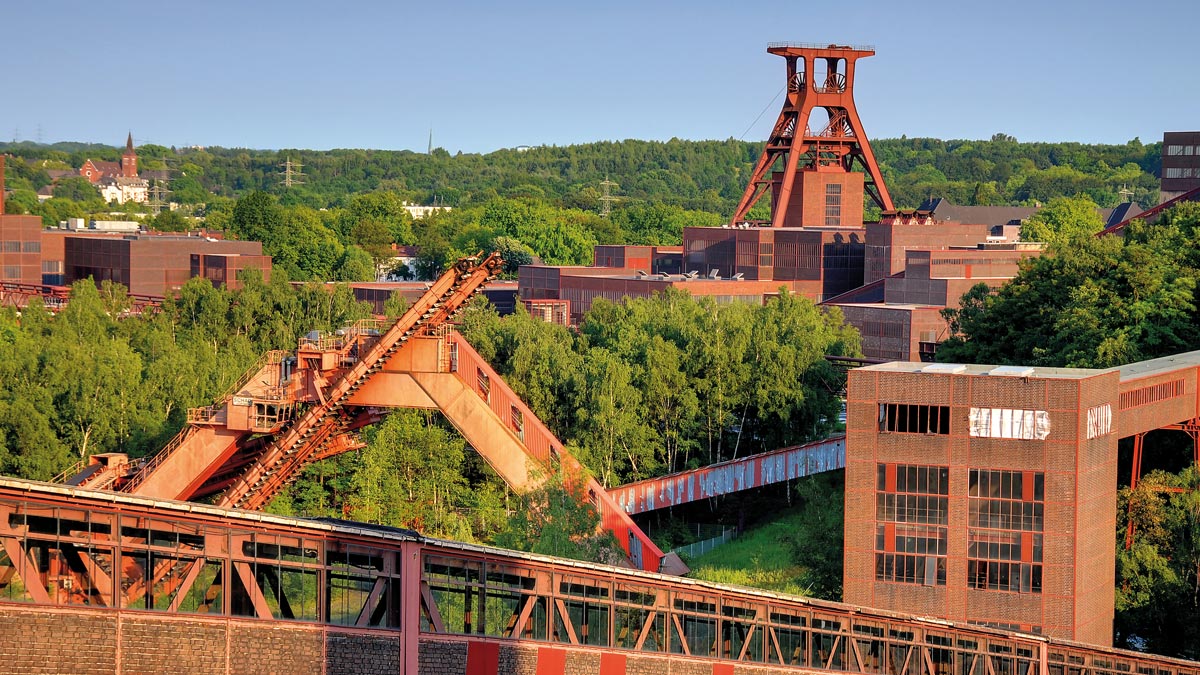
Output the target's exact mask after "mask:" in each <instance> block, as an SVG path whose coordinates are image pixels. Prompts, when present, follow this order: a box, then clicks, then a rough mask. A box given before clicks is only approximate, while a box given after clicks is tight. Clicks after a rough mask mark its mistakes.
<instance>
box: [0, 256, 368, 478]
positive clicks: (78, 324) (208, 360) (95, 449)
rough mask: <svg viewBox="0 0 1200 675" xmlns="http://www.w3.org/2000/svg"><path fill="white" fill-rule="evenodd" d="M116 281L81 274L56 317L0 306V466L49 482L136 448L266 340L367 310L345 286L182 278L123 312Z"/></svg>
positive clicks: (291, 339) (243, 364)
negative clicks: (74, 467)
mask: <svg viewBox="0 0 1200 675" xmlns="http://www.w3.org/2000/svg"><path fill="white" fill-rule="evenodd" d="M127 309H128V298H127V297H126V296H125V293H124V290H123V289H121V288H120V287H112V286H107V285H106V286H105V287H104V288H103V289H97V288H96V287H95V286H94V285H92V284H91V283H90V282H79V283H77V284H75V286H74V287H73V288H72V290H71V301H70V302H69V303H68V304H67V306H66V307H65V308H64V309H63V310H62V311H61V312H59V313H58V314H56V315H52V314H50V313H49V312H47V311H46V310H45V309H44V308H42V307H41V306H40V305H39V304H37V303H36V302H35V303H34V304H32V305H31V306H30V307H28V308H26V309H25V310H24V311H22V312H21V314H20V316H19V317H18V315H17V314H16V313H15V312H14V311H13V310H12V309H5V310H4V311H3V312H0V471H2V472H4V473H7V474H12V475H17V476H22V477H26V478H35V479H40V480H47V479H49V478H51V477H52V476H54V475H55V474H56V473H58V472H59V471H62V470H64V469H66V468H67V467H68V466H70V465H71V464H72V463H73V462H74V461H77V460H80V459H83V458H86V457H88V456H90V455H93V454H96V453H101V452H126V453H129V454H130V455H133V456H135V457H136V456H141V455H144V454H146V453H148V452H151V451H153V450H155V449H157V448H159V447H161V446H162V445H163V444H164V443H165V442H166V441H167V439H169V438H170V437H171V436H172V435H173V434H174V433H175V432H176V431H178V430H179V428H180V427H181V426H182V425H183V422H184V420H185V419H186V412H187V408H189V407H196V406H201V405H207V404H209V403H211V402H212V401H213V400H214V399H215V397H217V396H218V395H219V394H221V393H222V392H223V391H224V389H225V387H227V386H229V385H230V384H232V383H233V381H234V380H236V379H237V377H238V376H240V375H241V374H242V372H243V371H244V369H245V368H247V367H248V366H249V365H250V364H252V363H253V362H254V361H255V360H256V359H257V358H258V356H259V354H261V353H262V352H264V351H266V350H268V349H279V348H294V347H295V344H296V341H297V338H298V337H299V336H300V335H302V334H303V333H305V332H307V331H309V330H312V329H323V330H329V329H331V328H336V327H339V326H343V325H346V324H347V323H350V322H353V321H354V320H356V319H359V318H363V317H365V316H369V313H370V308H369V306H367V305H365V304H362V303H357V302H355V301H354V296H353V294H352V293H351V292H350V291H349V289H348V288H338V289H336V290H333V291H330V290H328V289H326V288H324V287H321V286H310V287H305V288H300V289H294V288H292V287H291V286H290V285H288V284H286V283H282V282H274V283H272V284H263V283H261V281H258V280H256V279H254V278H250V279H248V280H247V283H246V287H245V288H244V289H243V290H240V291H234V292H229V291H224V290H217V289H213V288H212V286H211V285H210V284H209V283H208V281H207V280H204V279H193V280H192V281H190V282H188V283H187V284H186V285H185V286H184V287H183V290H182V292H181V293H180V295H179V297H178V298H175V299H169V300H168V301H167V302H166V304H165V305H164V307H163V311H162V312H160V313H158V314H154V315H145V316H140V317H136V316H135V317H128V318H120V317H122V316H123V315H124V314H125V313H126V310H127Z"/></svg>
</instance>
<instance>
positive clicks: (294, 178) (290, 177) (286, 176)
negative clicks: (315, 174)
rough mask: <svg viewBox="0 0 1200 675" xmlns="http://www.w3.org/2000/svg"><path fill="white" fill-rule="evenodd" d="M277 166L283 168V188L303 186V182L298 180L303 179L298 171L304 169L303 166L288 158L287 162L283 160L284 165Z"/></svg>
mask: <svg viewBox="0 0 1200 675" xmlns="http://www.w3.org/2000/svg"><path fill="white" fill-rule="evenodd" d="M279 166H281V167H282V168H283V186H284V187H292V186H293V185H304V181H302V180H300V179H301V178H303V177H304V172H302V171H300V169H302V168H304V165H303V164H301V163H300V162H293V161H292V158H291V157H288V158H287V160H285V161H284V163H283V164H280V165H279Z"/></svg>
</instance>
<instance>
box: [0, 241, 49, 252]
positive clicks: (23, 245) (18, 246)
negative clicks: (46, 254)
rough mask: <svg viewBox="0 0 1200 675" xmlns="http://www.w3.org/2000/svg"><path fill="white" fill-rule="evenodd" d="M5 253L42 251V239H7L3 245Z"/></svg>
mask: <svg viewBox="0 0 1200 675" xmlns="http://www.w3.org/2000/svg"><path fill="white" fill-rule="evenodd" d="M0 246H2V249H0V250H3V251H4V252H5V253H41V252H42V242H40V241H6V242H4V243H3V244H2V245H0Z"/></svg>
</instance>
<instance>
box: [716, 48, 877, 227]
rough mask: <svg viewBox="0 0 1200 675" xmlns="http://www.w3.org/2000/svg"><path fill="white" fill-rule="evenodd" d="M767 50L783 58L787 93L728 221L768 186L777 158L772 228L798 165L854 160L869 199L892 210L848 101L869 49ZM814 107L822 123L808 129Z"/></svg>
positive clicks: (839, 166) (781, 216) (780, 219)
mask: <svg viewBox="0 0 1200 675" xmlns="http://www.w3.org/2000/svg"><path fill="white" fill-rule="evenodd" d="M767 52H769V53H771V54H776V55H778V56H782V57H783V58H784V59H785V60H786V62H787V80H786V86H787V98H786V99H785V100H784V103H783V110H781V111H780V113H779V118H778V119H777V120H776V121H775V126H774V128H772V130H771V135H770V137H769V138H768V139H767V146H766V148H765V149H764V150H763V154H762V157H760V158H759V160H758V163H757V164H756V165H755V166H754V170H753V172H752V173H751V174H750V182H749V184H748V185H747V186H746V192H745V193H744V194H743V195H742V199H741V201H740V202H739V203H738V206H737V209H735V210H734V213H733V222H734V223H735V224H737V223H742V222H746V215H747V213H749V211H750V209H751V208H752V207H753V206H754V205H755V204H756V203H758V201H759V200H760V199H762V197H763V196H764V195H766V194H767V193H768V192H769V191H770V189H771V183H772V180H771V175H770V174H771V171H772V169H773V168H774V167H775V166H776V164H777V162H778V163H781V164H782V167H783V169H782V170H783V180H782V184H781V185H780V187H779V191H778V194H777V195H776V196H775V198H774V203H773V204H772V206H771V213H772V217H771V223H770V224H771V226H772V227H783V226H784V224H785V223H784V220H785V217H786V215H787V214H788V204H789V202H790V200H791V198H792V188H793V185H794V184H795V181H796V174H797V172H798V171H802V170H835V171H838V170H840V171H843V172H849V171H851V170H852V169H853V167H854V166H855V164H858V165H859V166H861V167H862V169H863V171H864V172H865V174H866V175H865V177H864V178H865V181H866V184H865V189H866V193H867V194H868V195H870V197H871V199H872V201H874V202H875V204H877V205H878V206H879V208H880V209H881V210H883V211H891V210H893V209H894V207H893V205H892V198H891V195H889V194H888V191H887V186H886V185H884V182H883V174H882V172H880V170H879V164H878V163H877V162H876V161H875V154H874V153H873V152H872V151H871V144H870V143H869V142H868V141H867V135H866V133H865V132H864V131H863V126H862V121H861V120H859V117H858V110H857V109H856V108H855V105H854V67H855V63H856V62H857V61H858V59H860V58H863V57H867V56H871V55H873V54H874V53H875V50H874V48H872V47H851V46H845V45H832V44H831V45H823V46H819V45H801V44H791V43H775V44H771V45H768V47H767ZM822 64H823V66H824V79H823V80H820V81H818V80H817V79H816V76H817V70H818V66H819V65H822ZM816 108H823V109H824V110H825V112H826V114H827V115H828V123H827V124H826V125H825V127H824V128H823V129H819V130H816V131H815V133H814V130H813V129H810V128H809V116H810V115H811V114H812V112H813V110H814V109H816Z"/></svg>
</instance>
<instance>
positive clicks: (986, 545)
mask: <svg viewBox="0 0 1200 675" xmlns="http://www.w3.org/2000/svg"><path fill="white" fill-rule="evenodd" d="M967 494H968V501H969V515H968V521H967V526H968V529H967V584H968V585H969V586H970V587H971V588H977V589H981V590H998V591H1012V592H1016V593H1041V592H1042V531H1043V515H1044V510H1045V500H1046V497H1045V474H1043V473H1041V472H1035V471H991V470H984V469H971V471H970V474H969V478H968V493H967Z"/></svg>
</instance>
